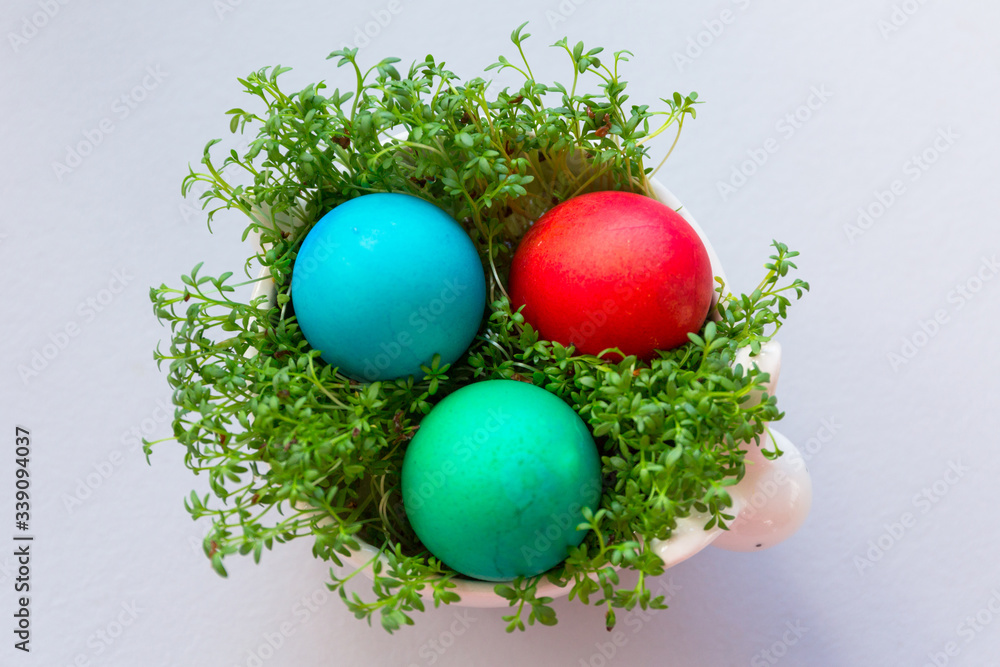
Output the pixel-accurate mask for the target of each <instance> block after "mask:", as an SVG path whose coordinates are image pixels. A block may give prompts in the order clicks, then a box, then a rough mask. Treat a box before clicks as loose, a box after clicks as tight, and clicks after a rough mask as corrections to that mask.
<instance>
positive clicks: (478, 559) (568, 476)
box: [402, 380, 601, 581]
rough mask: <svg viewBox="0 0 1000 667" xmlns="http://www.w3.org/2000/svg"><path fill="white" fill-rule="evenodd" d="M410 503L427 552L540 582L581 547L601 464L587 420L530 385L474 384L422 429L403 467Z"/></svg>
mask: <svg viewBox="0 0 1000 667" xmlns="http://www.w3.org/2000/svg"><path fill="white" fill-rule="evenodd" d="M402 477H403V478H402V486H403V505H404V507H405V509H406V514H407V517H408V518H409V521H410V524H411V525H412V526H413V529H414V531H415V532H416V534H417V536H418V537H419V538H420V540H421V541H422V542H423V544H424V546H426V547H427V549H428V550H429V551H430V552H431V553H432V554H434V555H435V556H436V557H437V558H439V559H440V560H441V561H443V562H444V563H445V564H446V565H448V566H449V567H451V568H452V569H454V570H456V571H457V572H460V573H462V574H464V575H466V576H469V577H474V578H476V579H485V580H488V581H503V580H507V579H513V578H514V577H516V576H518V575H524V576H533V575H536V574H540V573H542V572H545V571H546V570H549V569H551V568H552V567H554V566H555V565H557V564H559V563H560V562H561V561H563V560H564V559H565V558H566V556H567V555H568V550H569V548H570V547H574V546H577V545H579V544H580V542H582V541H583V538H584V536H585V534H586V531H581V530H577V529H576V527H577V525H579V524H580V522H581V521H583V514H582V509H583V508H584V507H589V508H590V509H591V510H596V509H597V506H598V504H599V502H600V498H601V464H600V457H599V456H598V452H597V447H596V445H595V444H594V439H593V437H592V436H591V435H590V431H589V430H588V429H587V425H586V424H584V422H583V420H582V419H580V417H579V416H578V415H577V414H576V412H574V411H573V409H572V408H570V407H569V406H568V405H566V403H564V402H563V401H562V400H561V399H560V398H559V397H558V396H555V395H554V394H552V393H550V392H548V391H546V390H544V389H542V388H540V387H536V386H534V385H531V384H527V383H524V382H515V381H513V380H489V381H485V382H477V383H475V384H471V385H468V386H466V387H463V388H461V389H459V390H458V391H456V392H454V393H453V394H451V395H450V396H448V397H447V398H445V399H444V400H443V401H441V403H439V404H438V405H437V406H436V407H435V408H434V409H433V410H431V412H430V414H428V415H427V416H426V417H425V418H424V419H423V420H422V422H421V424H420V428H419V429H418V430H417V433H416V435H415V436H414V437H413V440H412V441H410V444H409V447H408V448H407V450H406V455H405V458H404V460H403V476H402Z"/></svg>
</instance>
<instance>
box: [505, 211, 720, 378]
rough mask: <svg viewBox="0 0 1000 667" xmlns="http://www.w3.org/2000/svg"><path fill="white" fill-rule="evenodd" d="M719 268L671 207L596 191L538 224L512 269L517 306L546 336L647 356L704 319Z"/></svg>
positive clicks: (594, 349) (678, 340)
mask: <svg viewBox="0 0 1000 667" xmlns="http://www.w3.org/2000/svg"><path fill="white" fill-rule="evenodd" d="M713 291H714V287H713V277H712V266H711V263H710V261H709V256H708V252H707V250H706V249H705V246H704V244H703V243H702V241H701V238H699V236H698V234H697V233H696V232H695V231H694V229H692V228H691V226H690V225H689V224H688V223H687V221H685V220H684V218H683V217H681V215H680V214H679V213H677V212H676V211H674V210H673V209H671V208H670V207H669V206H666V205H665V204H663V203H661V202H659V201H657V200H655V199H652V198H650V197H646V196H643V195H639V194H635V193H631V192H616V191H609V192H592V193H589V194H584V195H580V196H578V197H574V198H572V199H568V200H566V201H565V202H563V203H561V204H559V205H558V206H556V207H554V208H552V209H550V210H549V211H548V212H547V213H545V215H543V216H542V217H541V218H539V219H538V220H537V221H536V222H535V224H534V225H532V227H531V228H530V229H529V230H528V231H527V233H526V234H525V235H524V237H523V238H522V239H521V242H520V244H519V245H518V247H517V251H516V252H515V254H514V259H513V262H512V264H511V268H510V278H509V292H510V297H511V304H512V306H513V307H514V308H519V307H521V306H524V310H523V311H522V314H523V315H524V318H525V320H526V321H527V322H528V323H529V324H531V325H532V326H533V327H534V328H535V329H537V330H538V332H539V333H540V334H541V336H542V337H543V338H545V339H548V340H554V341H558V342H560V343H562V344H564V345H573V346H574V347H575V348H576V349H577V351H579V352H583V353H586V354H599V353H600V352H601V351H603V350H606V349H608V348H618V349H620V350H621V351H622V352H623V353H624V354H634V355H637V356H638V357H640V358H642V359H650V358H652V357H653V356H654V354H655V351H656V350H669V349H671V348H674V347H677V346H679V345H683V344H684V343H686V342H687V341H688V337H687V335H688V333H693V332H697V331H698V330H699V329H700V328H701V327H702V325H703V324H704V322H705V318H706V317H707V315H708V310H709V307H710V306H711V303H712V295H713Z"/></svg>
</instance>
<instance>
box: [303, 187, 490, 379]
mask: <svg viewBox="0 0 1000 667" xmlns="http://www.w3.org/2000/svg"><path fill="white" fill-rule="evenodd" d="M291 296H292V305H293V306H294V308H295V315H296V317H297V318H298V322H299V327H300V328H301V329H302V333H303V335H304V336H305V338H306V340H307V341H308V342H309V344H310V345H311V346H312V347H313V348H314V349H317V350H319V351H320V356H322V358H323V359H324V360H325V361H326V362H327V363H329V364H331V365H333V366H336V367H338V368H339V369H340V370H341V372H343V373H344V374H346V375H348V376H350V377H352V378H355V379H357V380H363V381H368V382H372V381H375V380H388V379H392V378H398V377H406V376H408V375H416V376H417V377H422V376H423V372H422V371H421V370H420V366H421V364H429V363H430V362H431V360H432V359H433V357H434V355H435V354H440V355H441V362H442V363H453V362H454V361H456V360H457V359H458V358H459V357H460V356H461V355H462V354H463V353H464V352H465V351H466V350H467V349H468V348H469V345H470V344H471V343H472V340H473V339H474V338H475V336H476V332H477V331H478V330H479V325H480V323H481V322H482V318H483V311H484V309H485V307H486V278H485V276H484V274H483V265H482V262H481V261H480V258H479V253H478V252H477V251H476V247H475V246H474V245H473V243H472V240H471V239H470V238H469V235H468V234H467V233H466V231H465V230H464V229H463V228H462V227H461V226H460V225H459V224H458V223H457V222H456V221H455V220H454V219H453V218H451V217H450V216H449V215H448V214H447V213H445V212H444V211H442V210H441V209H440V208H438V207H437V206H435V205H433V204H431V203H429V202H426V201H424V200H423V199H420V198H418V197H413V196H411V195H406V194H397V193H376V194H368V195H362V196H360V197H356V198H354V199H351V200H348V201H346V202H344V203H343V204H341V205H340V206H337V207H336V208H334V209H333V210H332V211H330V212H329V213H327V214H326V215H324V216H323V217H322V218H320V220H319V222H317V223H316V225H315V226H314V227H313V228H312V229H311V230H309V233H308V234H307V235H306V238H305V240H304V241H303V242H302V246H301V248H300V249H299V252H298V256H297V257H296V259H295V264H294V265H293V267H292V289H291Z"/></svg>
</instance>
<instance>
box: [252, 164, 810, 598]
mask: <svg viewBox="0 0 1000 667" xmlns="http://www.w3.org/2000/svg"><path fill="white" fill-rule="evenodd" d="M651 183H652V186H653V193H654V194H655V195H656V198H657V199H659V200H660V201H662V202H663V203H664V204H666V205H667V206H670V207H671V208H672V209H674V210H676V211H678V212H679V213H680V214H681V215H682V216H683V217H684V219H685V220H686V221H687V222H688V224H690V225H691V227H692V228H693V229H694V230H695V231H696V232H697V233H698V236H700V237H701V240H702V242H703V243H704V244H705V248H706V250H708V255H709V258H710V260H711V263H712V271H713V274H714V275H716V276H719V277H720V278H722V279H723V280H724V281H725V282H726V285H727V287H728V284H729V283H728V281H726V277H725V272H724V271H723V269H722V264H721V262H720V261H719V256H718V255H717V254H716V252H715V249H714V248H713V247H712V243H711V241H709V239H708V237H707V236H706V235H705V232H704V230H703V229H702V228H701V226H700V225H699V224H698V223H697V222H696V221H695V219H694V218H693V217H692V216H691V214H690V213H689V212H688V210H687V209H686V208H684V206H683V205H682V204H681V202H680V201H679V200H678V199H677V198H676V197H675V196H674V195H673V193H671V192H670V191H669V190H668V189H667V188H666V187H664V186H663V185H662V184H660V183H659V182H658V181H656V180H655V179H653V180H652V181H651ZM289 220H290V219H289V218H287V217H285V221H284V223H283V225H282V226H284V224H289V222H288V221H289ZM291 224H294V223H291ZM255 242H256V243H257V244H258V247H259V243H260V239H259V237H258V238H257V239H255ZM268 277H269V276H268V273H267V269H266V268H264V269H263V270H262V271H261V273H260V278H261V280H260V281H259V282H258V283H257V285H256V286H255V288H254V291H253V297H255V298H256V297H259V296H265V295H266V296H267V298H268V300H269V301H270V303H272V304H273V303H276V299H277V289H276V286H275V284H274V281H273V280H268V279H267V278H268ZM714 304H715V301H713V305H714ZM737 362H738V363H742V364H743V366H744V367H747V365H748V364H749V363H753V364H755V365H756V366H757V367H758V368H760V370H762V371H764V372H766V373H768V375H769V376H770V381H769V382H768V383H767V387H766V393H767V394H770V395H773V394H774V392H775V388H776V386H777V382H778V375H779V372H780V370H781V345H780V344H779V343H778V342H777V341H771V342H769V343H767V344H765V345H764V346H762V348H761V351H760V353H759V354H758V355H757V356H756V357H754V358H753V359H751V358H750V354H749V349H748V348H747V349H744V350H742V352H741V355H740V356H739V357H738V358H737ZM759 399H760V397H759V396H758V397H755V398H754V399H753V400H759ZM769 430H770V435H768V434H767V432H765V435H764V437H762V439H761V444H760V446H759V447H758V446H757V444H756V443H753V442H750V443H745V444H744V449H745V450H746V452H747V454H746V458H745V460H746V462H747V472H746V475H745V476H744V478H743V479H742V480H740V482H739V484H736V485H735V486H733V487H731V488H730V490H729V495H730V496H731V497H732V500H733V505H732V507H731V508H730V513H731V514H733V516H734V517H735V518H734V519H733V520H732V521H731V522H730V523H729V527H728V530H724V529H721V528H713V529H711V530H705V529H704V526H705V524H706V523H707V522H708V519H709V516H708V515H691V516H688V517H685V518H683V519H680V520H678V522H677V527H676V529H674V531H673V533H672V534H671V536H670V539H668V540H653V541H652V542H651V543H650V548H651V549H653V551H655V552H656V555H658V556H659V557H660V558H661V559H662V560H663V563H664V567H672V566H674V565H676V564H678V563H680V562H682V561H684V560H687V559H688V558H690V557H691V556H693V555H695V554H696V553H698V552H699V551H701V550H702V549H704V548H705V547H707V546H709V545H711V546H716V547H721V548H723V549H728V550H731V551H756V550H758V549H766V548H767V547H771V546H774V545H775V544H778V543H779V542H781V541H783V540H785V539H786V538H788V537H789V536H791V535H792V534H793V533H795V531H796V530H798V529H799V527H800V526H801V525H802V523H803V522H804V521H805V518H806V516H807V515H808V514H809V508H810V506H811V504H812V484H811V482H810V478H809V473H808V471H807V470H806V466H805V461H804V460H803V458H802V455H801V453H800V452H799V450H798V449H797V448H796V447H795V445H793V444H792V443H791V442H789V441H788V439H787V438H785V437H784V436H783V435H781V434H780V433H778V432H777V431H775V430H774V429H769ZM771 437H773V438H774V440H775V442H776V443H777V444H778V445H779V447H780V448H781V450H782V451H783V452H784V454H783V455H782V456H781V457H779V458H778V459H776V460H773V461H770V460H767V459H766V458H764V456H763V455H762V454H761V450H762V449H772V443H771V441H770V438H771ZM360 544H361V548H360V549H359V550H358V551H356V552H353V553H352V554H351V555H350V556H348V557H346V558H344V559H343V560H344V561H345V564H347V565H348V566H350V567H352V568H354V569H364V570H365V572H364V574H366V575H367V576H368V577H369V578H371V576H372V574H371V563H372V562H373V561H374V559H376V558H382V559H384V557H383V556H381V555H379V551H378V549H376V548H375V547H373V546H372V545H370V544H367V543H366V542H363V541H361V542H360ZM453 581H454V582H455V584H456V585H457V586H456V588H455V589H453V590H454V591H455V592H456V593H458V595H459V596H461V601H460V602H457V603H455V604H457V605H459V606H463V607H507V606H509V601H508V600H506V599H504V598H502V597H500V596H499V595H497V594H496V593H495V592H494V591H493V587H494V586H496V582H489V581H476V580H472V579H465V578H455V579H453ZM568 593H569V587H568V586H567V587H564V588H560V587H558V586H556V585H555V584H553V583H551V582H549V581H547V580H544V579H543V580H542V581H541V582H539V584H538V591H537V595H538V596H539V597H542V596H548V597H552V598H557V597H562V596H564V595H567V594H568ZM425 594H426V595H428V596H429V595H430V592H429V591H427V592H426V593H425Z"/></svg>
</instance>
